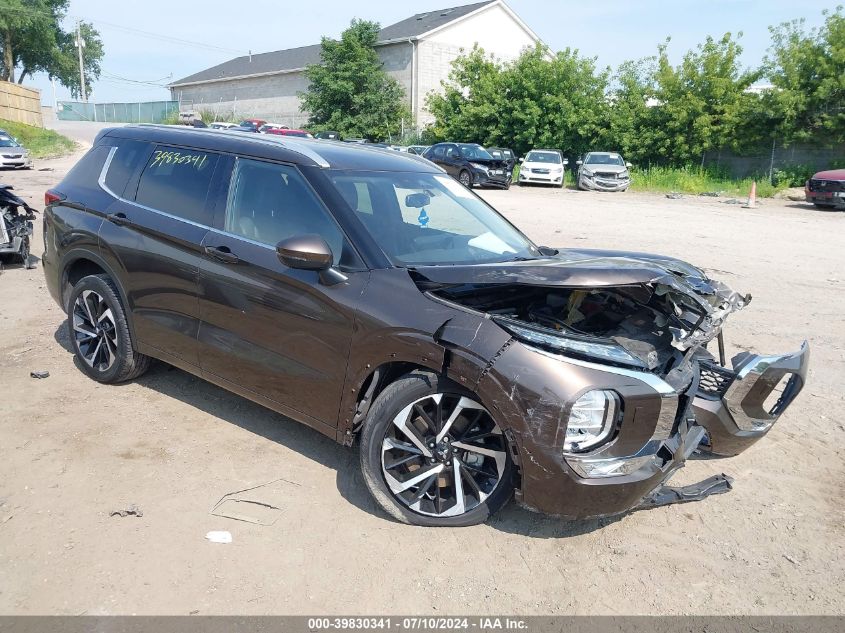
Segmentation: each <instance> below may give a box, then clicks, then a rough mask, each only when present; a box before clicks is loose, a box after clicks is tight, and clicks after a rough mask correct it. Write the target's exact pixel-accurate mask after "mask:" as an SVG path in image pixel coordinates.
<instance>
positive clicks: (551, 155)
mask: <svg viewBox="0 0 845 633" xmlns="http://www.w3.org/2000/svg"><path fill="white" fill-rule="evenodd" d="M519 162H520V163H521V167H520V168H519V184H520V185H528V184H534V183H536V184H543V185H555V186H557V187H563V168H564V167H565V166H566V165H568V164H569V161H568V160H567V159H565V158H564V157H563V155H562V154H561V153H560V151H558V150H556V149H532V150H531V151H530V152H528V154H527V155H526V156H525V158H520V159H519Z"/></svg>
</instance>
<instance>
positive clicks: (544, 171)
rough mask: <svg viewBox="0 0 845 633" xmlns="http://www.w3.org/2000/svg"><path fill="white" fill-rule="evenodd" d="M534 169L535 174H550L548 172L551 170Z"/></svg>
mask: <svg viewBox="0 0 845 633" xmlns="http://www.w3.org/2000/svg"><path fill="white" fill-rule="evenodd" d="M532 171H533V172H534V173H535V174H548V173H549V170H548V169H534V170H532Z"/></svg>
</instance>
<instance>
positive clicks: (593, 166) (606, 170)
mask: <svg viewBox="0 0 845 633" xmlns="http://www.w3.org/2000/svg"><path fill="white" fill-rule="evenodd" d="M581 167H583V168H584V169H588V170H590V171H592V172H597V171H600V172H602V173H603V174H621V173H622V172H623V171H628V168H627V167H626V166H625V165H600V164H598V163H589V164H587V163H585V164H584V165H581Z"/></svg>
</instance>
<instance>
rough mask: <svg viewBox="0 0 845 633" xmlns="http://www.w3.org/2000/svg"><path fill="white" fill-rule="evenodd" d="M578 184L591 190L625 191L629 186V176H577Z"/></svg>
mask: <svg viewBox="0 0 845 633" xmlns="http://www.w3.org/2000/svg"><path fill="white" fill-rule="evenodd" d="M578 186H579V187H580V188H581V189H589V190H591V191H625V190H626V189H627V188H628V187H630V186H631V179H630V178H602V177H601V176H584V175H583V174H582V175H580V176H579V177H578Z"/></svg>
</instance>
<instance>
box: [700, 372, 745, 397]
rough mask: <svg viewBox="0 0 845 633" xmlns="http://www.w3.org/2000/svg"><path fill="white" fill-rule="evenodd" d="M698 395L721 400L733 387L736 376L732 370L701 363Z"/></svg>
mask: <svg viewBox="0 0 845 633" xmlns="http://www.w3.org/2000/svg"><path fill="white" fill-rule="evenodd" d="M699 371H700V378H699V382H698V394H697V395H699V396H703V397H705V398H713V399H715V398H721V397H722V396H723V395H725V392H726V391H727V390H728V387H730V386H731V383H732V382H733V380H734V378H736V374H734V373H733V372H732V371H731V370H730V369H725V368H724V367H720V366H719V365H713V364H711V363H700V365H699Z"/></svg>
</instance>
